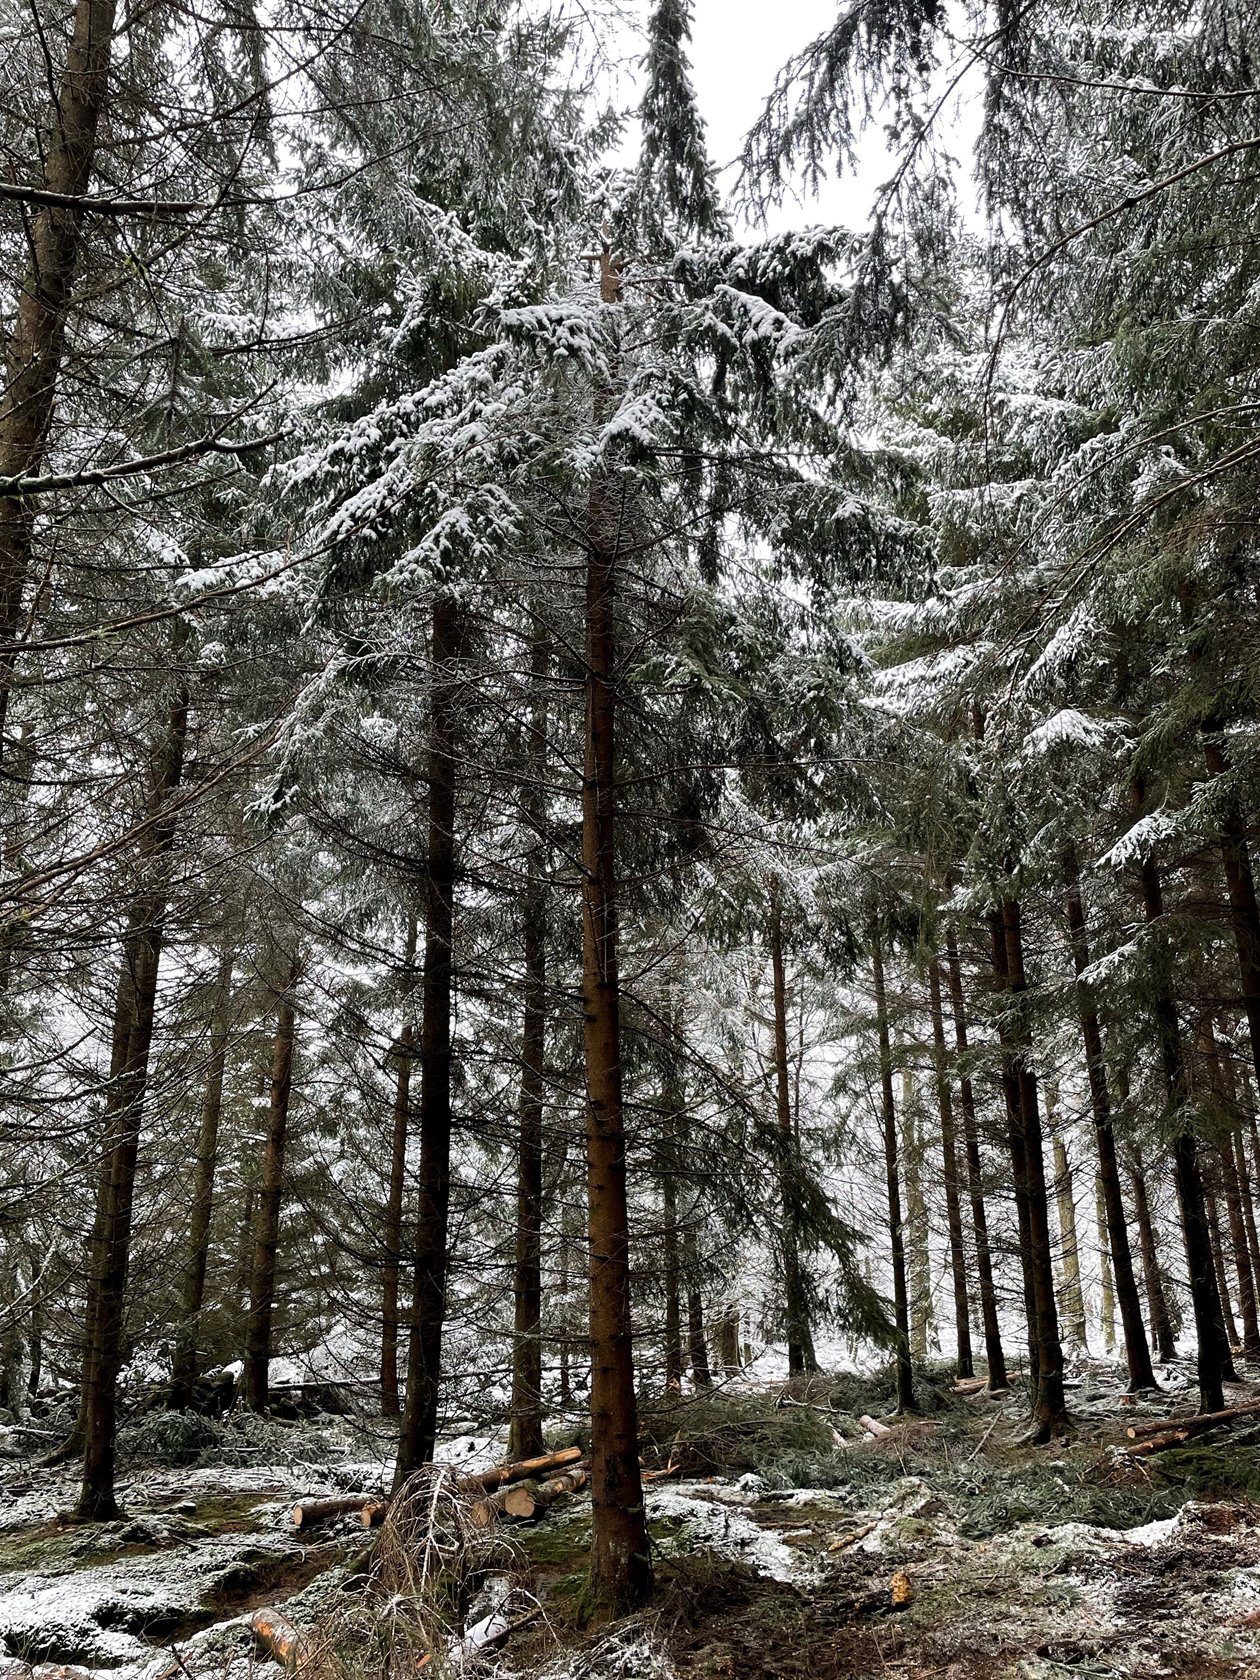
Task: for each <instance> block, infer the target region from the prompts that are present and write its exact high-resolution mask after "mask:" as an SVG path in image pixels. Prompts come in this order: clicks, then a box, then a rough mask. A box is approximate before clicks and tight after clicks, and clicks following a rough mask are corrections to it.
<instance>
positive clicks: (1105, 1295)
mask: <svg viewBox="0 0 1260 1680" xmlns="http://www.w3.org/2000/svg"><path fill="white" fill-rule="evenodd" d="M1094 1219H1095V1221H1096V1224H1097V1229H1098V1274H1099V1283H1100V1300H1099V1303H1098V1304H1099V1316H1100V1317H1101V1319H1102V1333H1103V1347H1104V1348H1105V1349H1106V1350H1107V1352H1108V1353H1110V1352H1111V1351H1112V1350H1113V1349H1114V1347H1115V1345H1116V1289H1115V1278H1114V1269H1113V1267H1112V1261H1111V1238H1110V1235H1109V1234H1108V1231H1107V1197H1106V1193H1105V1192H1104V1190H1103V1181H1102V1174H1101V1173H1095V1175H1094ZM1129 1386H1130V1388H1132V1387H1134V1386H1135V1385H1134V1383H1133V1378H1132V1375H1130V1377H1129Z"/></svg>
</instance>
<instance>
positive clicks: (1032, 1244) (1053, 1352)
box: [994, 898, 1068, 1441]
mask: <svg viewBox="0 0 1260 1680" xmlns="http://www.w3.org/2000/svg"><path fill="white" fill-rule="evenodd" d="M994 951H995V956H996V957H997V959H998V961H997V963H995V967H997V968H998V972H999V977H1000V978H1001V980H1002V982H1003V984H1004V986H1005V989H1006V991H1007V993H1008V995H1009V997H1010V999H1011V1003H1012V1005H1013V1015H1014V1020H1013V1023H1012V1024H1011V1025H1010V1026H1008V1027H1004V1028H1003V1029H1002V1037H1003V1040H1004V1043H1003V1051H1004V1055H1003V1060H1004V1063H1005V1064H1006V1072H1005V1088H1006V1091H1007V1095H1008V1104H1009V1107H1008V1115H1009V1119H1010V1122H1011V1132H1010V1145H1011V1167H1012V1173H1013V1177H1014V1179H1015V1185H1016V1196H1017V1199H1018V1197H1019V1192H1020V1189H1021V1187H1022V1191H1023V1200H1024V1206H1025V1222H1026V1230H1027V1244H1028V1246H1027V1252H1026V1254H1025V1256H1024V1260H1025V1269H1024V1276H1025V1291H1026V1298H1027V1301H1028V1305H1029V1307H1030V1309H1031V1314H1032V1316H1031V1321H1030V1324H1029V1343H1030V1347H1031V1348H1032V1349H1033V1350H1035V1361H1034V1363H1033V1369H1032V1370H1031V1371H1030V1373H1029V1375H1030V1378H1031V1388H1032V1416H1033V1431H1034V1438H1035V1439H1037V1440H1039V1441H1048V1440H1049V1439H1050V1438H1051V1436H1053V1435H1055V1434H1057V1433H1059V1432H1060V1431H1061V1430H1062V1429H1064V1428H1065V1427H1066V1425H1067V1421H1068V1419H1067V1407H1066V1405H1065V1402H1064V1396H1063V1349H1062V1347H1061V1345H1060V1342H1059V1315H1058V1307H1057V1305H1056V1303H1055V1296H1054V1261H1053V1254H1052V1251H1051V1244H1050V1207H1049V1198H1048V1195H1047V1189H1046V1167H1045V1156H1044V1153H1043V1147H1042V1134H1041V1111H1040V1107H1039V1104H1038V1098H1037V1076H1036V1074H1035V1073H1034V1072H1033V1069H1032V1064H1031V1060H1030V1055H1031V1033H1030V1029H1029V1026H1028V1023H1027V1020H1026V1019H1025V1017H1024V1013H1023V1009H1024V1005H1023V1000H1024V998H1025V996H1026V994H1027V991H1028V981H1027V977H1026V975H1025V973H1024V950H1023V938H1022V933H1021V926H1020V907H1019V902H1018V900H1016V899H1013V898H1007V899H1004V900H1003V901H1002V904H1001V906H1000V910H999V913H998V916H997V917H996V918H995V923H994ZM999 964H1000V966H999Z"/></svg>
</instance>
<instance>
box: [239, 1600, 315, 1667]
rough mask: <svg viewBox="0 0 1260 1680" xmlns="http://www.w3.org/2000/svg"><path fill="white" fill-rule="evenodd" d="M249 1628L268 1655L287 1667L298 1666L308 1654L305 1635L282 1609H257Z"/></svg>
mask: <svg viewBox="0 0 1260 1680" xmlns="http://www.w3.org/2000/svg"><path fill="white" fill-rule="evenodd" d="M249 1630H250V1632H251V1633H252V1634H253V1636H254V1638H255V1639H256V1640H257V1641H258V1643H259V1644H260V1645H261V1646H262V1648H263V1650H264V1651H266V1653H267V1655H268V1656H271V1657H274V1658H275V1659H276V1661H277V1662H278V1663H283V1664H284V1666H285V1668H297V1667H298V1665H299V1664H300V1663H301V1662H302V1660H303V1658H304V1657H305V1656H306V1655H307V1648H306V1637H305V1635H304V1634H303V1633H302V1631H301V1629H300V1628H296V1627H294V1625H293V1623H292V1622H291V1621H290V1620H289V1618H288V1617H287V1616H286V1615H285V1614H284V1613H283V1612H282V1611H280V1610H270V1609H266V1610H255V1611H254V1614H253V1615H252V1616H251V1617H250V1618H249Z"/></svg>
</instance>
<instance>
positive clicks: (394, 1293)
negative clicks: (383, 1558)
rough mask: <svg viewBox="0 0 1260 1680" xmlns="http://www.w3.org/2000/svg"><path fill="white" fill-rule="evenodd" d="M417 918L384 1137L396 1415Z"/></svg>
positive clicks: (393, 1411)
mask: <svg viewBox="0 0 1260 1680" xmlns="http://www.w3.org/2000/svg"><path fill="white" fill-rule="evenodd" d="M417 931H418V930H417V928H416V918H415V917H414V916H408V918H407V936H406V943H405V945H404V947H403V967H402V975H401V977H400V988H401V991H402V994H403V998H404V1008H405V1009H406V1011H407V1018H406V1020H404V1022H403V1024H402V1026H401V1027H400V1028H399V1030H398V1039H397V1042H396V1043H395V1045H394V1113H393V1125H392V1127H391V1129H390V1142H389V1187H388V1189H387V1191H386V1195H385V1229H384V1232H383V1233H382V1234H383V1236H384V1249H385V1264H384V1266H383V1267H382V1269H381V1415H382V1417H398V1416H399V1414H400V1412H401V1406H400V1405H399V1399H398V1324H399V1315H398V1279H399V1273H400V1271H401V1268H402V1210H403V1191H404V1189H405V1186H406V1181H407V1139H408V1137H409V1135H410V1132H411V1066H412V1063H413V1061H414V1060H415V1038H416V1033H415V1024H414V1022H413V1021H412V1018H411V1007H410V1002H409V1001H407V1000H409V999H410V997H411V994H412V992H413V991H414V990H415V987H416V935H417Z"/></svg>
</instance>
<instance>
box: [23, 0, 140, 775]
mask: <svg viewBox="0 0 1260 1680" xmlns="http://www.w3.org/2000/svg"><path fill="white" fill-rule="evenodd" d="M114 21H115V0H78V3H77V5H76V6H75V9H74V23H73V32H72V34H71V37H70V42H69V45H68V48H67V52H66V59H65V64H64V66H63V68H62V72H61V85H60V89H59V92H58V95H57V102H56V105H55V106H54V108H53V110H52V112H51V113H50V115H49V118H48V120H47V123H46V125H45V124H44V123H41V124H40V135H41V139H42V140H43V142H44V150H43V168H42V169H41V171H40V179H39V180H38V181H37V182H36V183H35V184H36V185H37V186H39V187H41V188H42V189H43V190H44V191H46V192H49V193H56V194H59V195H63V196H65V197H67V198H81V197H82V196H83V195H84V194H85V193H86V192H87V190H88V187H89V185H90V184H91V179H92V170H93V165H94V163H95V160H96V151H97V129H98V127H99V124H100V119H101V115H102V113H103V111H104V110H105V107H106V104H107V102H108V98H109V71H110V59H111V54H112V49H113V36H114ZM24 231H25V234H26V244H27V251H28V261H27V269H26V274H25V276H24V278H23V281H22V286H21V290H20V292H19V293H18V298H17V305H16V310H15V312H14V314H13V316H12V317H11V319H12V327H11V330H10V332H9V336H8V345H7V355H6V358H5V378H4V387H3V395H2V396H0V478H11V477H27V476H30V475H33V474H34V473H35V472H37V471H38V469H39V466H40V463H41V462H42V460H43V458H44V452H45V449H46V447H47V442H48V434H49V428H50V426H51V424H52V417H53V408H54V404H55V401H56V394H57V382H58V377H59V374H60V371H61V361H62V355H63V353H64V349H65V336H66V321H67V317H68V315H69V312H70V306H71V302H72V299H73V294H74V283H75V278H76V275H77V273H78V269H79V259H80V254H81V248H82V244H83V227H82V214H81V212H80V211H78V210H76V209H72V208H68V207H65V206H60V205H44V206H40V207H38V208H36V209H35V210H34V212H33V213H32V214H31V215H30V216H29V218H28V219H27V220H26V224H25V230H24ZM33 525H34V514H33V510H32V508H31V506H30V503H29V502H28V501H26V500H24V499H23V498H21V497H19V496H0V643H7V642H12V641H13V640H14V638H15V636H16V633H17V631H18V628H19V626H20V623H21V614H22V595H23V591H24V588H25V585H26V580H27V576H28V573H29V571H30V557H31V537H32V529H33ZM14 661H15V655H14V654H13V653H12V652H9V653H4V654H0V753H2V752H3V744H2V743H3V739H4V724H5V718H6V715H7V710H8V698H9V690H10V687H11V685H12V678H13V666H14Z"/></svg>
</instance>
